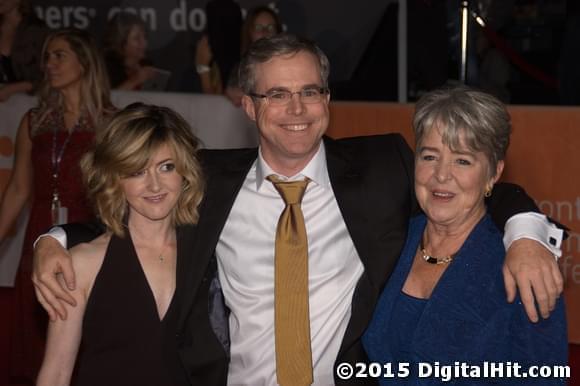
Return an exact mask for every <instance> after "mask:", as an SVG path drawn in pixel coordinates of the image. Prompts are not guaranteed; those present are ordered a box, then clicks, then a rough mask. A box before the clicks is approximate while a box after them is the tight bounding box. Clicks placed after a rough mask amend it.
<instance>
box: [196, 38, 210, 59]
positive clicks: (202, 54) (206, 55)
mask: <svg viewBox="0 0 580 386" xmlns="http://www.w3.org/2000/svg"><path fill="white" fill-rule="evenodd" d="M212 57H213V54H212V52H211V48H210V46H209V40H208V38H207V35H203V36H202V37H201V38H200V39H199V40H198V41H197V47H196V49H195V64H202V65H204V66H209V64H210V63H211V59H212Z"/></svg>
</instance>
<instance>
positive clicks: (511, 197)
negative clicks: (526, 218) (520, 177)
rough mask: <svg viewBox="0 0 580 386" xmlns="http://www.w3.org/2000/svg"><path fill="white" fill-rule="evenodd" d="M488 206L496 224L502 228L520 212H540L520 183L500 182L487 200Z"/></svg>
mask: <svg viewBox="0 0 580 386" xmlns="http://www.w3.org/2000/svg"><path fill="white" fill-rule="evenodd" d="M486 204H487V208H488V211H489V213H490V214H491V217H492V219H493V222H494V223H495V225H496V226H497V227H498V228H499V229H500V230H502V232H503V229H504V227H505V223H506V222H507V220H508V219H509V218H510V217H512V216H514V215H516V214H519V213H524V212H539V209H538V207H537V205H536V203H535V202H534V200H533V199H532V198H531V197H530V196H528V194H527V193H526V191H525V190H524V189H523V188H522V187H521V186H518V185H515V184H510V183H499V184H496V185H495V187H494V188H493V194H492V195H491V197H489V198H488V199H487V200H486Z"/></svg>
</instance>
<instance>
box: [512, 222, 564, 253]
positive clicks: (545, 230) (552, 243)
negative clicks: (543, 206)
mask: <svg viewBox="0 0 580 386" xmlns="http://www.w3.org/2000/svg"><path fill="white" fill-rule="evenodd" d="M504 231H505V233H504V235H503V245H504V246H505V249H506V251H507V250H508V248H509V247H510V245H511V244H512V243H513V242H514V241H516V240H518V239H524V238H525V239H532V240H535V241H537V242H539V243H540V244H542V245H543V246H544V247H546V248H547V249H548V250H549V251H550V252H551V253H552V254H553V255H554V257H556V259H557V258H558V257H560V256H562V250H561V249H560V247H561V246H562V237H563V235H564V231H563V230H562V229H560V228H558V227H557V226H556V225H555V224H553V223H551V222H550V221H548V219H547V218H546V216H545V215H543V214H541V213H534V212H525V213H519V214H516V215H515V216H512V217H510V218H509V220H508V221H507V222H506V224H505V230H504Z"/></svg>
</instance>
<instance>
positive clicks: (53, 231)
mask: <svg viewBox="0 0 580 386" xmlns="http://www.w3.org/2000/svg"><path fill="white" fill-rule="evenodd" d="M42 237H52V238H53V239H55V240H56V241H58V242H59V244H60V245H62V247H63V248H64V249H66V242H67V240H66V232H65V231H64V229H62V228H61V227H52V228H50V230H49V231H48V233H43V234H41V235H40V236H38V238H37V239H36V240H35V241H34V244H32V246H33V248H36V243H38V240H40V239H41V238H42Z"/></svg>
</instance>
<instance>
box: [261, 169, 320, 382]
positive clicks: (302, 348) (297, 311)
mask: <svg viewBox="0 0 580 386" xmlns="http://www.w3.org/2000/svg"><path fill="white" fill-rule="evenodd" d="M268 180H269V181H271V182H272V183H273V184H274V187H275V188H276V190H277V191H278V193H280V196H282V199H283V200H284V202H285V203H286V208H284V211H283V212H282V214H281V215H280V219H279V220H278V228H277V230H276V262H275V279H274V285H275V288H274V295H275V303H276V304H275V333H276V377H277V380H278V384H279V385H281V386H289V385H299V386H303V385H310V384H312V382H313V376H312V352H311V349H310V317H309V311H308V239H307V237H306V227H305V226H304V216H303V215H302V209H301V207H300V204H301V202H302V197H303V196H304V191H305V190H306V186H307V185H308V182H310V180H309V179H306V180H304V181H294V182H282V181H280V180H279V179H278V178H277V177H276V176H273V175H272V176H268Z"/></svg>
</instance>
